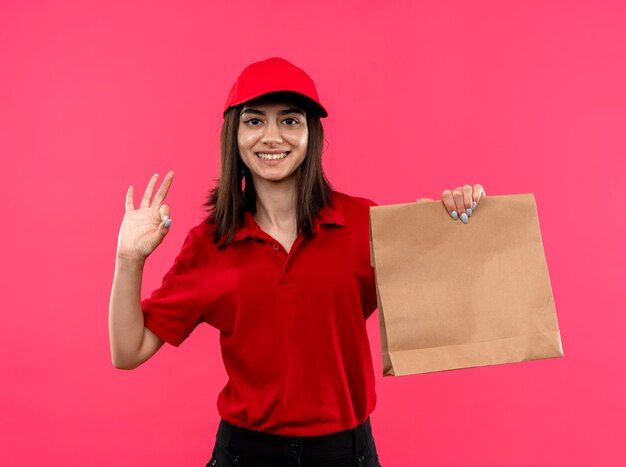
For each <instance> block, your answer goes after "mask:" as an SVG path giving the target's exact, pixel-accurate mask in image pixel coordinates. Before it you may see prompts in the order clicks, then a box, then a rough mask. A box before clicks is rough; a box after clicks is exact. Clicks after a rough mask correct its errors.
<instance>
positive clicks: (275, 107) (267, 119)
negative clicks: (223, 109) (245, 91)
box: [237, 101, 309, 183]
mask: <svg viewBox="0 0 626 467" xmlns="http://www.w3.org/2000/svg"><path fill="white" fill-rule="evenodd" d="M308 138H309V130H308V128H307V124H306V114H305V111H304V110H303V109H302V108H300V107H298V106H295V105H293V104H290V103H289V102H286V101H257V102H256V103H255V102H254V101H251V102H249V103H248V104H246V105H245V106H244V107H243V109H242V110H241V116H240V117H239V127H238V130H237V143H238V145H239V155H240V156H241V160H242V161H243V163H244V164H246V166H247V167H248V168H249V169H250V172H251V173H252V178H253V180H254V181H255V183H256V181H258V180H259V179H263V180H267V181H273V182H278V181H283V180H286V179H289V178H290V177H295V174H296V170H297V169H298V167H299V166H300V164H302V161H303V160H304V158H305V156H306V152H307V143H308Z"/></svg>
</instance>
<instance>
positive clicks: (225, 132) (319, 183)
mask: <svg viewBox="0 0 626 467" xmlns="http://www.w3.org/2000/svg"><path fill="white" fill-rule="evenodd" d="M273 94H275V95H278V96H277V97H281V98H283V99H286V100H287V101H289V102H291V103H293V104H296V105H298V106H299V107H301V108H302V109H304V110H305V113H306V123H307V127H308V130H309V137H308V144H307V153H306V157H305V158H304V160H303V161H302V164H301V165H300V166H299V167H298V169H297V183H296V191H297V193H296V200H297V201H296V206H297V208H296V209H297V212H296V222H297V230H298V232H302V233H303V234H304V235H305V237H306V238H309V237H311V235H312V232H313V229H312V227H313V219H314V218H315V216H317V214H318V213H319V211H320V209H321V208H323V207H324V206H325V205H326V204H327V203H329V202H330V194H331V191H332V190H333V188H332V186H331V184H330V182H329V181H328V179H327V178H326V175H325V174H324V170H323V168H322V150H323V144H324V127H323V126H322V122H321V120H320V117H319V115H317V114H316V113H315V112H314V111H313V108H312V107H311V106H310V105H309V104H307V103H306V101H303V100H302V99H299V98H298V97H297V96H295V95H293V94H291V93H273ZM243 106H244V104H240V105H238V106H235V107H232V108H230V109H229V110H228V112H227V113H226V115H225V117H224V123H223V124H222V132H221V174H220V178H219V180H218V183H217V186H215V187H214V188H212V189H211V190H209V194H208V200H207V201H206V202H205V203H204V206H206V207H207V211H208V215H207V216H206V218H205V219H204V223H207V224H214V225H215V230H214V231H213V239H212V240H213V243H215V244H216V245H217V246H218V249H223V248H226V247H228V246H229V245H230V244H231V243H232V241H233V238H234V236H235V233H236V231H237V229H238V228H239V227H240V226H241V224H242V223H243V217H244V212H245V211H250V212H251V213H252V214H254V213H255V212H256V191H255V189H254V183H253V181H252V175H251V173H250V169H248V167H246V165H245V164H244V163H243V161H242V160H241V157H240V156H239V147H238V143H237V131H238V129H239V117H240V115H241V110H242V108H243ZM242 181H243V182H244V186H242Z"/></svg>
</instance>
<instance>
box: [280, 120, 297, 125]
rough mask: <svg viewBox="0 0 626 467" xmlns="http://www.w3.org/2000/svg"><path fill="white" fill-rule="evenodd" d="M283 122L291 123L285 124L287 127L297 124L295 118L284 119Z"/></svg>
mask: <svg viewBox="0 0 626 467" xmlns="http://www.w3.org/2000/svg"><path fill="white" fill-rule="evenodd" d="M283 121H284V122H290V121H291V122H293V123H287V124H288V125H289V126H291V125H297V124H298V120H296V119H295V118H286V119H285V120H283Z"/></svg>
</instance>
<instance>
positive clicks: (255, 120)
mask: <svg viewBox="0 0 626 467" xmlns="http://www.w3.org/2000/svg"><path fill="white" fill-rule="evenodd" d="M260 121H261V120H259V119H258V118H250V119H248V120H246V121H245V123H246V124H250V125H252V126H256V125H258V122H260Z"/></svg>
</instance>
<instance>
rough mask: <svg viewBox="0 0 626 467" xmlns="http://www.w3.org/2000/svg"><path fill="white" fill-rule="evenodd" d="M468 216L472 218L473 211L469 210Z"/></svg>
mask: <svg viewBox="0 0 626 467" xmlns="http://www.w3.org/2000/svg"><path fill="white" fill-rule="evenodd" d="M467 215H468V216H470V217H472V210H471V209H467Z"/></svg>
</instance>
